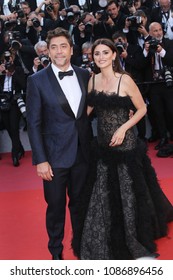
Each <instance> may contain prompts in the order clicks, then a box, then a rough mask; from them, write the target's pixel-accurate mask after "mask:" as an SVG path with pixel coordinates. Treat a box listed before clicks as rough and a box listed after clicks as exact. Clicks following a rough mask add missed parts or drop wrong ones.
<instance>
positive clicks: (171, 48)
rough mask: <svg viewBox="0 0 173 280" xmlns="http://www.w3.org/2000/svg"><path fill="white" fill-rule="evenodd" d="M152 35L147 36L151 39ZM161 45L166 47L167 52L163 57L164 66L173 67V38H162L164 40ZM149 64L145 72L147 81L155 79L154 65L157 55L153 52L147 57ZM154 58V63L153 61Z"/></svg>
mask: <svg viewBox="0 0 173 280" xmlns="http://www.w3.org/2000/svg"><path fill="white" fill-rule="evenodd" d="M151 38H152V37H151V36H149V37H148V38H147V41H149V40H151ZM160 44H161V46H162V47H163V48H164V49H165V51H166V54H165V56H164V57H163V58H161V61H162V64H163V66H170V67H173V59H172V58H173V40H170V39H168V38H164V37H163V39H162V42H161V43H160ZM145 59H146V61H147V64H148V67H147V68H146V69H147V70H146V72H145V80H146V81H153V70H154V69H153V67H154V63H155V55H154V53H153V52H149V54H148V56H147V57H146V58H145ZM153 60H154V63H153Z"/></svg>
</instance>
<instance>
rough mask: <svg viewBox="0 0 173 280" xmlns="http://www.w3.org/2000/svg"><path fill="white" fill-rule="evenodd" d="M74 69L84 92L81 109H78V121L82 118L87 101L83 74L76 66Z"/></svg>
mask: <svg viewBox="0 0 173 280" xmlns="http://www.w3.org/2000/svg"><path fill="white" fill-rule="evenodd" d="M73 69H74V71H75V73H76V75H77V78H78V82H79V85H80V88H81V91H82V96H81V100H80V104H79V108H78V113H77V119H78V118H80V116H81V115H82V112H83V108H84V104H85V101H86V88H85V85H84V82H83V77H82V72H81V71H80V68H78V67H75V65H73Z"/></svg>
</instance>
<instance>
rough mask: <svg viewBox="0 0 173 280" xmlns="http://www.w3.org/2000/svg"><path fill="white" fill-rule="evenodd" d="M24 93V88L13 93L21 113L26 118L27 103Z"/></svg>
mask: <svg viewBox="0 0 173 280" xmlns="http://www.w3.org/2000/svg"><path fill="white" fill-rule="evenodd" d="M23 95H24V93H23V90H21V92H19V93H15V94H13V98H14V100H16V102H17V106H18V108H19V110H20V112H21V114H22V115H23V117H24V118H26V104H25V102H24V99H23Z"/></svg>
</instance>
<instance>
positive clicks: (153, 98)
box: [148, 83, 173, 138]
mask: <svg viewBox="0 0 173 280" xmlns="http://www.w3.org/2000/svg"><path fill="white" fill-rule="evenodd" d="M148 97H149V102H150V109H151V110H152V114H153V117H154V121H155V124H156V129H157V131H158V133H159V136H160V138H162V137H167V131H169V132H170V133H171V134H173V87H170V88H168V87H167V86H166V84H164V83H160V84H155V85H152V86H151V88H150V91H149V95H148Z"/></svg>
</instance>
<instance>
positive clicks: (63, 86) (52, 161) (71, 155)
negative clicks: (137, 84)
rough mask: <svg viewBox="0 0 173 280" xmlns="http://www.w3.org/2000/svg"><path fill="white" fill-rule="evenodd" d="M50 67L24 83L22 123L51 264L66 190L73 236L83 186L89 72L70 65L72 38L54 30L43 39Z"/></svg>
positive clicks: (58, 251) (59, 249) (57, 253)
mask: <svg viewBox="0 0 173 280" xmlns="http://www.w3.org/2000/svg"><path fill="white" fill-rule="evenodd" d="M47 43H48V50H49V57H50V60H51V62H52V63H51V64H50V65H49V66H48V67H46V68H45V69H44V70H42V71H39V72H37V73H36V74H34V75H32V76H30V77H29V78H28V85H27V102H26V103H27V124H28V134H29V139H30V143H31V148H32V152H33V164H34V165H36V167H37V174H38V176H40V177H41V178H42V179H43V183H44V194H45V200H46V202H47V204H48V207H47V213H46V225H47V232H48V235H49V243H48V248H49V251H50V253H51V255H52V259H56V260H60V259H62V258H63V256H62V253H63V245H62V241H63V237H64V224H65V208H66V191H67V192H68V196H69V204H68V205H69V210H70V215H71V222H72V229H73V232H74V231H75V229H76V228H77V225H78V223H77V219H78V213H77V204H78V200H79V195H80V193H81V191H82V189H83V187H84V184H85V180H86V176H87V169H88V155H89V150H88V149H89V145H88V144H89V132H90V126H89V123H88V117H87V113H86V96H87V84H88V80H89V72H88V71H87V70H86V69H82V68H79V67H77V66H73V65H71V63H70V60H71V55H72V53H73V48H72V46H73V44H72V39H71V37H70V35H69V33H68V31H67V30H64V29H62V28H56V29H55V30H52V31H49V32H48V37H47Z"/></svg>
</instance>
